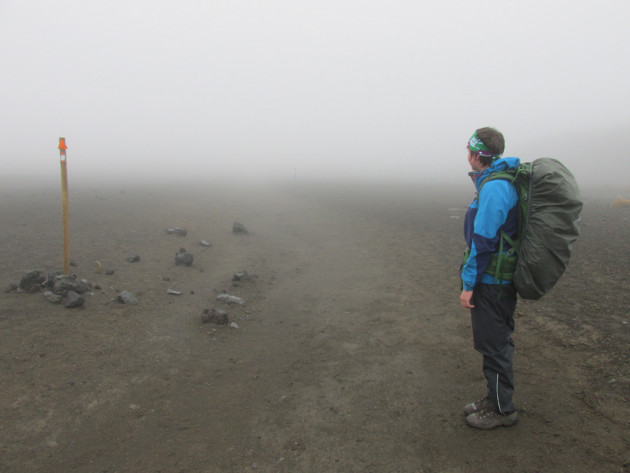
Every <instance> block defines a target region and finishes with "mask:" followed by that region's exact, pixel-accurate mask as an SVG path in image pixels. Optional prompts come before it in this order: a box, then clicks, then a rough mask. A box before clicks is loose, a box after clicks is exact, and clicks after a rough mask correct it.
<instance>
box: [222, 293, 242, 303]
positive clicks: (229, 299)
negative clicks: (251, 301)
mask: <svg viewBox="0 0 630 473" xmlns="http://www.w3.org/2000/svg"><path fill="white" fill-rule="evenodd" d="M217 300H218V301H220V302H225V303H226V304H238V305H244V304H245V301H244V300H243V299H241V298H240V297H236V296H231V295H229V294H225V293H224V294H219V295H218V296H217Z"/></svg>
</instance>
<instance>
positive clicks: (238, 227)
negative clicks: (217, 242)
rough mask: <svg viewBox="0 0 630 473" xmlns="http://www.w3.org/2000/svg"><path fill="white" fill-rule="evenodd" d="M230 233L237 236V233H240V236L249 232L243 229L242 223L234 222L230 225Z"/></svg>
mask: <svg viewBox="0 0 630 473" xmlns="http://www.w3.org/2000/svg"><path fill="white" fill-rule="evenodd" d="M232 233H236V234H239V233H240V234H247V233H249V232H248V231H247V228H245V226H244V225H243V224H242V223H240V222H234V223H233V224H232Z"/></svg>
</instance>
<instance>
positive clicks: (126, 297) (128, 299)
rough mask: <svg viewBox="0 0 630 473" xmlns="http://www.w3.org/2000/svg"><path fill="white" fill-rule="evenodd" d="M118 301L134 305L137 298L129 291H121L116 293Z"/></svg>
mask: <svg viewBox="0 0 630 473" xmlns="http://www.w3.org/2000/svg"><path fill="white" fill-rule="evenodd" d="M118 302H122V303H123V304H131V305H136V304H137V303H138V299H136V296H134V295H133V294H132V293H131V292H129V291H122V292H121V293H120V294H118Z"/></svg>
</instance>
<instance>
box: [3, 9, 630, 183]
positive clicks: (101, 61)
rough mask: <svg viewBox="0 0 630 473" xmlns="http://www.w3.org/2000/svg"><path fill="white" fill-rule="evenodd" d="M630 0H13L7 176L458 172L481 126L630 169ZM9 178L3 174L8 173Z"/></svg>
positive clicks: (525, 146)
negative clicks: (62, 143) (63, 160)
mask: <svg viewBox="0 0 630 473" xmlns="http://www.w3.org/2000/svg"><path fill="white" fill-rule="evenodd" d="M629 10H630V6H629V4H628V3H627V2H624V1H621V0H615V1H613V0H600V1H597V2H594V1H591V0H586V1H583V2H575V1H574V0H573V1H569V0H533V1H525V0H477V1H475V2H470V1H468V0H445V1H443V2H422V1H411V0H409V1H402V0H388V1H382V0H334V1H333V0H318V1H301V0H268V1H253V0H247V1H246V0H207V1H205V0H199V1H193V0H182V1H179V2H172V1H171V2H166V1H163V0H151V1H149V0H125V1H119V0H110V1H109V2H89V1H79V0H59V1H55V2H49V1H44V0H4V1H3V2H1V3H0V26H1V27H0V44H2V46H0V48H1V49H0V59H1V60H2V65H3V67H2V68H1V70H0V90H1V91H2V105H1V107H0V114H1V116H2V132H1V133H2V143H3V146H2V151H1V153H2V158H3V162H4V169H3V172H2V177H1V178H0V180H4V181H5V182H6V181H7V180H10V179H12V176H16V175H19V176H27V177H28V176H33V177H35V176H39V177H42V176H43V177H44V178H47V177H48V176H50V178H51V179H53V180H55V182H57V181H58V175H59V153H58V151H57V144H58V139H59V137H61V136H63V137H65V138H66V142H67V145H68V147H69V148H68V172H69V175H70V178H71V182H72V179H75V180H76V179H99V178H111V177H121V176H122V177H124V178H125V179H132V180H133V179H138V180H151V179H160V178H165V177H166V178H177V179H187V178H195V179H200V178H201V179H204V178H207V179H217V178H218V179H222V180H223V181H225V180H228V181H229V180H251V179H254V180H255V179H279V180H287V181H297V182H299V181H300V180H313V179H332V178H335V179H350V180H378V179H388V180H395V179H400V180H406V181H429V180H430V181H433V182H436V181H441V180H444V181H450V182H460V181H463V180H464V179H465V174H466V172H467V171H468V164H467V162H466V154H465V146H466V142H467V140H468V138H469V137H470V135H471V134H472V132H473V131H474V130H475V129H476V128H478V127H481V126H494V127H497V128H498V129H499V130H501V131H502V132H503V133H504V135H505V137H506V145H507V146H506V152H505V155H506V156H519V157H521V158H522V159H524V160H531V159H534V158H536V157H540V156H554V157H557V158H559V159H561V160H562V161H563V162H565V163H566V164H567V166H568V167H569V168H570V169H571V170H573V172H574V174H575V175H576V177H578V180H579V181H580V182H581V183H582V184H583V185H585V186H586V185H589V184H602V183H607V184H609V183H610V184H614V185H624V184H625V183H626V181H627V179H628V176H629V174H630V164H629V162H630V159H628V158H629V156H627V154H628V153H627V151H626V143H625V142H626V141H627V137H628V131H629V130H630V111H629V104H630V87H628V84H629V83H630V54H628V52H627V46H628V45H629V44H630V33H629V30H628V28H627V25H626V24H625V23H626V20H627V18H628V13H629ZM0 182H1V181H0Z"/></svg>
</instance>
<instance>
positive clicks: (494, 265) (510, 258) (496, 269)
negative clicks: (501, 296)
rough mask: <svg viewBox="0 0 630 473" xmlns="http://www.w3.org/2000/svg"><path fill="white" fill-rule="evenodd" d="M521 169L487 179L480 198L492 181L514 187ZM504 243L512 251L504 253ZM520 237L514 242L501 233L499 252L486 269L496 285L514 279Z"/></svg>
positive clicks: (499, 172) (491, 175)
mask: <svg viewBox="0 0 630 473" xmlns="http://www.w3.org/2000/svg"><path fill="white" fill-rule="evenodd" d="M520 171H521V169H520V168H519V169H518V170H516V171H505V170H504V171H496V172H493V173H492V174H490V175H489V176H488V177H486V178H485V179H484V180H483V182H482V183H481V186H480V187H479V193H478V198H479V196H480V195H481V189H482V188H483V186H484V185H485V184H486V183H487V182H490V181H494V180H497V179H503V180H505V181H509V182H510V184H512V185H514V184H515V181H516V178H517V177H518V174H519V172H520ZM504 242H507V243H508V245H510V247H511V249H510V250H508V251H507V252H505V251H504ZM520 243H521V242H520V235H519V238H518V239H516V240H513V239H512V238H510V237H509V236H508V234H507V233H505V232H504V231H502V232H501V235H500V237H499V251H498V253H495V254H494V255H492V259H491V260H490V263H489V264H488V268H487V269H486V271H485V272H486V274H490V275H494V283H495V284H497V283H498V282H501V283H502V282H503V281H511V280H512V279H513V277H514V271H515V270H516V261H517V258H518V253H519V250H520Z"/></svg>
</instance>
